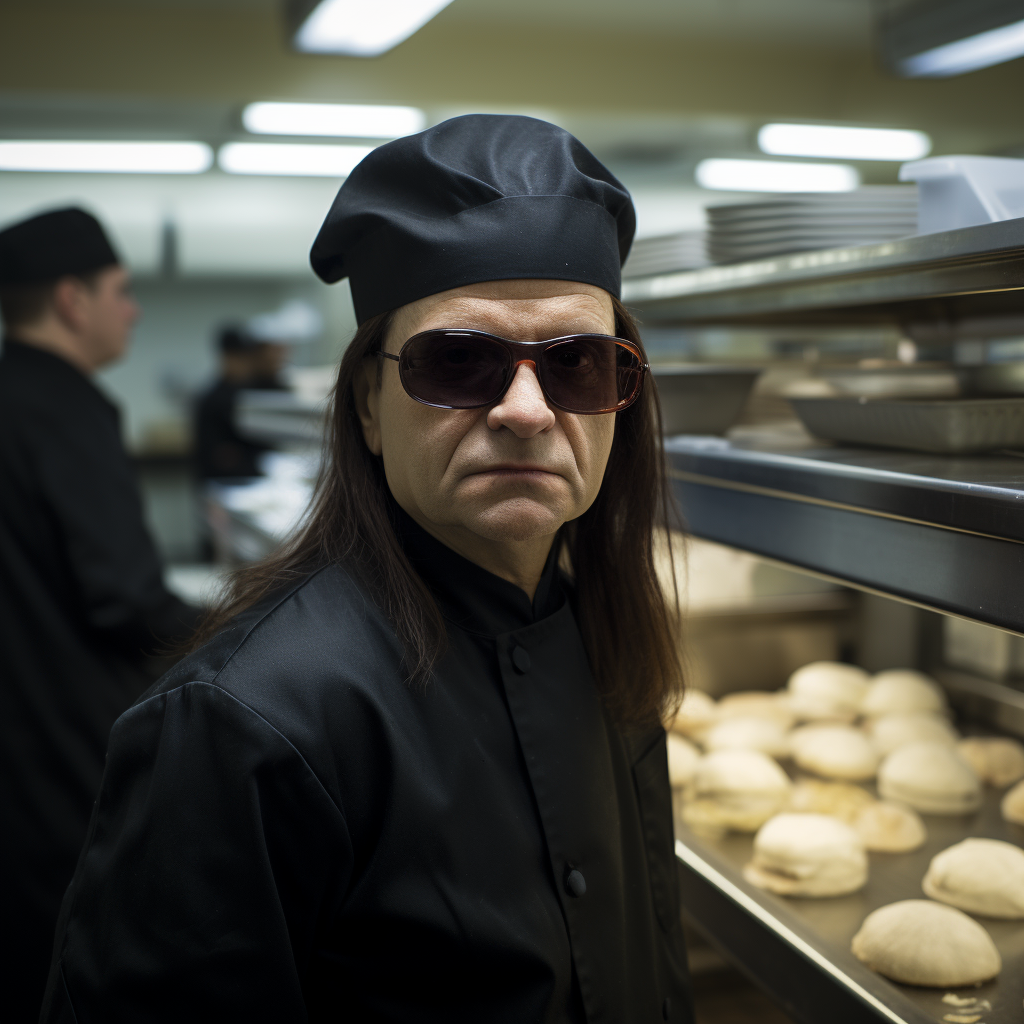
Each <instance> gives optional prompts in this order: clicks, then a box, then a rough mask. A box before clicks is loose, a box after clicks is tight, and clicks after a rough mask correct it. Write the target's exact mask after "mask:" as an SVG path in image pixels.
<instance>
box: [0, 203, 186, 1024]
mask: <svg viewBox="0 0 1024 1024" xmlns="http://www.w3.org/2000/svg"><path fill="white" fill-rule="evenodd" d="M128 277H129V275H128V271H127V270H126V269H125V268H124V267H123V266H121V264H120V261H119V259H118V257H117V254H116V253H115V252H114V249H113V248H112V247H111V245H110V242H109V241H108V239H107V237H106V235H105V233H104V231H103V228H102V227H101V226H100V224H99V222H98V221H97V220H96V219H95V218H94V217H92V216H91V215H90V214H88V213H86V212H85V211H83V210H79V209H72V208H69V209H62V210H54V211H51V212H48V213H44V214H41V215H39V216H36V217H33V218H31V219H29V220H25V221H22V222H21V223H18V224H15V225H14V226H12V227H9V228H7V229H6V230H4V231H2V232H0V315H2V318H3V328H4V335H3V348H2V352H0V822H2V825H0V829H2V832H3V840H2V842H0V920H2V921H3V929H2V938H0V991H2V992H3V997H2V998H3V1005H4V1006H5V1007H6V1009H5V1011H4V1015H3V1016H4V1020H5V1021H8V1022H10V1024H20V1022H28V1021H35V1020H36V1019H37V1017H38V1014H39V1007H40V1002H41V1000H42V995H43V988H44V986H45V982H46V972H47V967H48V965H49V959H50V953H51V948H52V944H53V932H54V926H55V924H56V920H57V913H58V910H59V909H60V903H61V898H62V897H63V895H64V890H65V888H66V887H67V884H68V882H69V881H70V880H71V876H72V874H73V872H74V869H75V862H76V860H77V858H78V853H79V850H80V848H81V846H82V843H83V841H84V839H85V834H86V830H87V826H88V822H89V816H90V814H91V812H92V806H93V801H94V799H95V796H96V793H97V791H98V790H99V784H100V776H101V774H102V772H103V765H104V758H105V755H106V748H107V736H108V733H109V732H110V727H111V725H112V724H113V723H114V720H115V719H116V718H117V717H118V716H119V715H120V714H121V713H122V712H123V711H124V710H125V709H126V708H127V707H128V706H129V705H130V704H131V703H132V702H133V701H134V700H135V699H136V698H137V697H138V696H139V694H141V693H142V691H143V690H145V688H146V687H147V686H148V685H149V684H150V682H152V680H153V678H155V675H156V674H158V672H159V671H160V670H162V668H163V667H165V665H164V664H163V663H159V664H158V663H157V662H156V659H155V658H154V657H153V656H154V655H158V654H159V653H160V652H161V650H165V649H166V648H167V647H168V646H169V645H170V644H172V643H174V642H177V641H178V640H179V639H180V638H181V637H182V636H183V635H185V634H186V633H188V632H189V630H190V629H191V628H192V627H193V625H194V623H195V621H196V619H197V617H198V614H199V613H198V611H197V610H196V609H193V608H190V607H189V606H187V605H185V604H183V603H182V602H181V601H179V600H178V599H177V598H175V597H174V596H172V595H171V594H170V593H169V592H168V591H167V590H166V589H165V587H164V584H163V578H162V575H161V566H160V560H159V558H158V556H157V552H156V549H155V548H154V546H153V541H152V539H151V538H150V536H149V533H148V531H147V529H146V526H145V523H144V521H143V513H142V505H141V502H140V498H139V493H138V490H137V487H136V482H135V479H134V476H133V472H132V467H131V464H130V462H129V459H128V456H127V454H126V452H125V450H124V447H123V445H122V442H121V431H120V423H119V417H118V412H117V409H116V408H115V407H114V406H113V405H112V404H111V403H110V402H109V401H108V400H107V399H106V398H105V397H104V395H103V394H102V392H101V391H100V390H99V389H98V388H97V387H96V385H95V384H94V383H93V380H92V378H93V375H94V374H95V372H96V371H97V370H98V369H99V368H100V367H102V366H105V365H107V364H108V363H111V362H113V361H115V360H117V359H119V358H120V357H121V356H123V355H124V353H125V350H126V349H127V347H128V342H129V337H130V334H131V329H132V326H133V324H134V323H135V321H136V320H137V319H138V314H139V310H138V307H137V306H136V304H135V302H134V301H133V299H132V297H131V294H130V292H129V290H128V284H129V280H128Z"/></svg>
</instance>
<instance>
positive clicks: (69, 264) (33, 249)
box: [0, 207, 121, 287]
mask: <svg viewBox="0 0 1024 1024" xmlns="http://www.w3.org/2000/svg"><path fill="white" fill-rule="evenodd" d="M120 262H121V261H120V259H119V258H118V256H117V253H116V252H114V247H113V246H112V245H111V244H110V239H109V238H107V235H106V232H105V231H104V230H103V227H102V225H101V224H100V222H99V221H98V220H97V219H96V218H95V217H94V216H93V215H92V214H91V213H86V212H85V210H80V209H78V208H77V207H67V208H66V209H63V210H50V211H48V212H47V213H40V214H38V215H37V216H35V217H30V218H29V219H28V220H23V221H19V222H18V223H17V224H13V225H11V227H9V228H6V229H4V230H3V231H0V287H2V286H10V285H31V284H47V283H48V282H50V281H56V280H58V279H59V278H62V277H67V276H68V275H82V274H91V273H92V272H93V271H95V270H102V269H103V268H104V267H110V266H113V265H114V264H117V263H120Z"/></svg>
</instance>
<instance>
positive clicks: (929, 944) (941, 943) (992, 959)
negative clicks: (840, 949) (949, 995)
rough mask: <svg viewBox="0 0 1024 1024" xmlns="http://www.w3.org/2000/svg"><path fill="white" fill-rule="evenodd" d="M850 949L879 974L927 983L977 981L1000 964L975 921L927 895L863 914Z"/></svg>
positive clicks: (941, 985)
mask: <svg viewBox="0 0 1024 1024" xmlns="http://www.w3.org/2000/svg"><path fill="white" fill-rule="evenodd" d="M851 949H852V950H853V955H854V956H855V957H857V959H858V960H860V961H861V962H863V963H865V964H867V965H868V967H870V968H871V969H872V970H875V971H878V973H879V974H884V975H885V976H886V977H887V978H892V980H893V981H898V982H901V983H902V984H904V985H925V986H928V987H929V988H961V987H963V986H966V985H980V984H981V983H982V982H983V981H988V980H989V979H990V978H994V977H995V976H996V975H997V974H998V973H999V972H1000V971H1001V970H1002V967H1003V961H1002V958H1001V957H1000V956H999V950H998V949H996V946H995V943H994V942H993V941H992V939H991V937H990V936H989V934H988V932H987V931H985V929H984V928H982V926H981V925H980V924H978V922H977V921H973V920H971V918H969V917H968V916H967V915H966V914H965V913H964V912H963V911H962V910H956V909H955V908H954V907H947V906H944V905H943V904H941V903H933V902H931V901H930V900H901V901H900V902H899V903H890V904H889V905H888V906H886V907H879V908H878V910H875V911H874V912H872V913H870V914H868V916H867V917H866V918H865V919H864V923H863V924H862V925H861V926H860V931H858V932H857V934H856V935H854V937H853V943H852V944H851Z"/></svg>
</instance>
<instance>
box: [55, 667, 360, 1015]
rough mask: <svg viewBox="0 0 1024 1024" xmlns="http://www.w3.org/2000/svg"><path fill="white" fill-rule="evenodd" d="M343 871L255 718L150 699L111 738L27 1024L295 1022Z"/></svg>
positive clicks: (299, 768)
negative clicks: (44, 981) (44, 982)
mask: <svg viewBox="0 0 1024 1024" xmlns="http://www.w3.org/2000/svg"><path fill="white" fill-rule="evenodd" d="M351 865H352V847H351V843H350V841H349V836H348V831H347V828H346V825H345V820H344V817H343V815H342V812H341V810H340V809H339V808H338V806H337V804H336V803H335V802H334V801H333V800H332V799H331V797H330V796H329V795H328V793H327V792H326V790H325V789H324V788H323V787H322V786H321V784H320V782H319V781H318V780H317V778H316V777H315V775H314V774H313V772H312V771H311V770H310V768H309V766H308V765H307V763H306V762H305V760H304V759H303V758H302V757H301V756H300V754H299V752H298V751H297V750H296V749H295V747H294V746H292V744H291V743H289V742H288V740H287V739H285V737H284V736H283V735H282V734H281V733H280V732H278V731H277V730H276V729H275V728H274V727H273V726H271V725H270V724H269V723H268V722H267V721H266V720H265V719H263V718H262V717H260V716H259V715H258V714H257V713H256V712H254V711H253V710H252V709H250V708H249V707H247V706H246V705H244V704H242V703H240V702H239V701H238V700H237V699H236V698H234V697H233V696H231V695H230V694H228V693H227V692H226V691H225V690H223V689H220V688H219V687H217V686H216V685H214V684H210V683H198V682H192V683H187V684H185V685H183V686H181V687H178V688H176V689H174V690H171V691H170V692H169V693H160V694H156V695H154V696H153V697H150V698H149V699H148V700H145V701H143V702H142V703H140V704H138V705H136V706H135V707H134V708H132V709H131V710H130V711H128V712H127V713H126V714H125V715H123V716H122V717H121V718H120V719H119V720H118V722H117V724H116V725H115V726H114V729H113V731H112V733H111V741H110V752H109V755H108V760H107V769H106V772H105V775H104V779H103V785H102V787H101V791H100V796H99V800H98V802H97V806H96V810H95V812H94V815H93V820H92V824H91V826H90V833H89V838H88V840H87V843H86V846H85V849H84V851H83V853H82V856H81V858H80V860H79V865H78V870H77V871H76V874H75V877H74V880H73V882H72V884H71V886H70V887H69V889H68V892H67V894H66V896H65V898H64V905H63V907H62V910H61V918H60V921H59V923H58V927H57V938H56V943H55V947H54V951H55V952H54V962H53V965H52V966H51V970H50V979H49V984H48V986H47V993H46V998H45V1000H44V1004H43V1013H42V1016H41V1018H40V1019H41V1022H42V1024H63V1022H64V1021H66V1020H67V1021H70V1020H74V1021H77V1022H78V1024H89V1022H101V1021H102V1022H104V1024H122V1022H123V1024H148V1022H152V1024H156V1022H167V1024H171V1022H174V1024H179V1022H180V1021H183V1020H189V1021H201V1022H205V1021H210V1022H214V1021H215V1022H217V1024H223V1022H224V1021H228V1020H244V1021H247V1022H262V1021H266V1022H268V1024H270V1022H275V1024H277V1022H281V1021H303V1020H306V1019H307V1010H306V999H305V994H304V986H305V985H306V983H307V979H306V966H307V964H308V963H309V960H310V954H311V950H313V949H315V948H316V944H317V942H318V922H320V921H324V920H330V919H332V918H333V917H334V916H335V914H336V913H337V908H338V905H339V904H340V902H341V901H342V900H343V899H344V897H345V893H346V891H347V887H348V882H349V877H350V874H351ZM310 984H313V982H310Z"/></svg>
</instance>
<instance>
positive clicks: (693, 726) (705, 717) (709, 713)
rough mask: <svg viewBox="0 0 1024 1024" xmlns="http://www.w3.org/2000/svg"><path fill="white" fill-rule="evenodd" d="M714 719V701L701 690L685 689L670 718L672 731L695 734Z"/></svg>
mask: <svg viewBox="0 0 1024 1024" xmlns="http://www.w3.org/2000/svg"><path fill="white" fill-rule="evenodd" d="M714 720H715V702H714V701H713V700H712V699H711V698H710V697H709V696H708V695H707V694H706V693H704V692H702V691H701V690H687V691H686V694H685V696H684V697H683V702H682V704H680V706H679V710H678V711H677V712H676V716H675V718H673V719H672V729H673V731H674V732H679V733H682V734H683V735H684V736H696V735H697V734H699V733H701V732H703V731H704V730H705V729H706V728H707V727H708V726H709V725H711V723H712V722H714Z"/></svg>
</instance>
